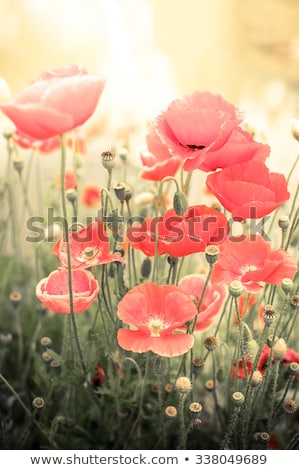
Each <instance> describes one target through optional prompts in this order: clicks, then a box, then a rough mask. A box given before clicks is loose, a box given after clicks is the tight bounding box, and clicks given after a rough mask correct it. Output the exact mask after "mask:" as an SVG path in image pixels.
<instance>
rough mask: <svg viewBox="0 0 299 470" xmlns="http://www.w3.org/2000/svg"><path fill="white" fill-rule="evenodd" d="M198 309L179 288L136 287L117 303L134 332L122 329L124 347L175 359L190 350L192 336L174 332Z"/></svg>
mask: <svg viewBox="0 0 299 470" xmlns="http://www.w3.org/2000/svg"><path fill="white" fill-rule="evenodd" d="M196 313H197V309H196V306H195V305H194V303H193V302H192V300H191V299H190V298H189V297H187V296H186V295H185V294H184V293H183V292H182V291H181V290H180V289H179V288H178V287H176V286H173V285H161V286H160V285H157V284H154V283H152V282H147V283H144V284H140V285H138V286H136V287H133V289H131V290H130V291H129V292H128V293H127V294H126V295H125V296H124V297H123V299H122V300H121V301H120V302H119V304H118V317H119V318H120V320H122V321H123V323H125V324H128V325H132V326H133V327H134V328H135V329H134V330H129V329H125V328H120V329H119V330H118V333H117V339H118V344H119V345H120V347H121V348H123V349H126V350H128V351H133V352H136V353H143V352H147V351H153V352H154V353H156V354H159V355H160V356H166V357H173V356H180V355H181V354H184V353H186V352H187V351H189V349H190V348H192V346H193V342H194V339H193V336H192V335H190V334H186V333H177V334H176V333H174V331H175V330H177V329H180V328H181V327H182V325H183V324H184V323H186V322H187V321H189V320H191V319H192V318H194V316H195V315H196Z"/></svg>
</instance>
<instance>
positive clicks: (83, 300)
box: [36, 268, 99, 314]
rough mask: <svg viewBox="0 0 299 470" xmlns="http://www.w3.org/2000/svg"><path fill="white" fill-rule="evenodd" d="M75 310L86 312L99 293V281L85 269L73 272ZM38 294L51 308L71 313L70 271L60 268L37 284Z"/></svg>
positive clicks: (59, 311) (76, 311)
mask: <svg viewBox="0 0 299 470" xmlns="http://www.w3.org/2000/svg"><path fill="white" fill-rule="evenodd" d="M72 287H73V302H74V312H75V313H79V312H84V311H85V310H87V309H88V307H89V306H90V305H91V304H92V302H93V301H94V300H95V299H96V297H97V295H98V293H99V285H98V281H97V280H96V279H95V278H94V277H93V275H92V274H91V273H90V272H89V271H85V270H84V269H80V270H76V271H73V272H72ZM36 296H37V298H38V299H39V300H40V301H41V302H42V304H43V305H44V306H45V307H47V308H48V309H49V310H51V311H53V312H56V313H65V314H68V313H70V296H69V288H68V271H67V270H66V269H62V268H58V270H57V271H53V272H52V273H51V274H50V275H49V276H48V277H47V278H45V279H42V280H41V281H40V282H39V283H38V285H37V286H36Z"/></svg>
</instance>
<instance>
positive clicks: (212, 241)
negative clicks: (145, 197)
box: [127, 205, 228, 257]
mask: <svg viewBox="0 0 299 470" xmlns="http://www.w3.org/2000/svg"><path fill="white" fill-rule="evenodd" d="M227 234H228V222H227V219H226V217H225V215H224V214H222V213H220V212H218V211H217V210H216V209H212V208H210V207H207V206H204V205H201V206H191V207H189V208H188V210H187V211H186V213H185V214H184V216H183V217H180V216H178V215H176V213H175V211H174V210H173V209H169V210H168V211H166V212H165V213H164V215H163V217H162V216H161V217H160V218H159V221H158V253H159V254H160V255H163V254H168V255H171V256H175V257H180V256H187V255H190V254H192V253H198V252H200V251H204V250H205V248H206V246H207V245H219V244H220V243H223V241H224V240H225V239H226V237H227ZM127 238H128V240H129V242H130V243H131V246H132V247H133V248H136V249H138V250H141V251H142V252H143V253H144V254H145V255H147V256H153V255H154V254H155V251H156V219H155V218H150V219H146V220H144V221H143V223H142V224H141V225H140V226H132V227H129V228H128V230H127Z"/></svg>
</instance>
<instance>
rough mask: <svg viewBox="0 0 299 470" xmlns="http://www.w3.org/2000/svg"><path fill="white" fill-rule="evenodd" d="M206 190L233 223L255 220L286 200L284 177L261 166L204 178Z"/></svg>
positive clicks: (251, 165) (254, 162) (232, 168)
mask: <svg viewBox="0 0 299 470" xmlns="http://www.w3.org/2000/svg"><path fill="white" fill-rule="evenodd" d="M206 184H207V187H208V189H209V190H210V191H211V192H212V193H213V194H214V195H215V196H216V197H217V199H218V200H219V202H220V203H221V204H222V205H223V207H225V209H227V210H228V211H230V212H231V214H232V216H233V218H236V219H247V218H248V219H259V218H261V217H264V216H265V215H267V214H270V213H271V212H272V211H274V210H275V209H277V208H278V207H279V206H281V204H283V203H284V202H286V201H287V200H288V199H289V198H290V193H289V192H288V190H287V187H288V183H287V180H286V178H285V177H284V175H282V174H280V173H270V171H269V169H268V168H267V167H266V165H265V164H264V163H262V162H259V161H257V160H252V161H250V162H244V163H240V164H238V165H232V166H229V167H227V168H224V170H221V171H217V172H215V173H212V174H211V175H209V176H208V177H207V180H206Z"/></svg>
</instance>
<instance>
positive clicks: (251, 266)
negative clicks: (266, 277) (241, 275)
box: [244, 265, 257, 273]
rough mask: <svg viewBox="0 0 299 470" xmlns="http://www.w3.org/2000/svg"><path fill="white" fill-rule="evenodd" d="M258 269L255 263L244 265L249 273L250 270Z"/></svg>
mask: <svg viewBox="0 0 299 470" xmlns="http://www.w3.org/2000/svg"><path fill="white" fill-rule="evenodd" d="M256 270H257V267H256V266H254V265H247V266H245V267H244V271H245V272H246V273H248V271H256Z"/></svg>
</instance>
